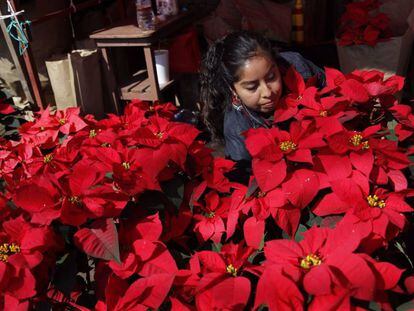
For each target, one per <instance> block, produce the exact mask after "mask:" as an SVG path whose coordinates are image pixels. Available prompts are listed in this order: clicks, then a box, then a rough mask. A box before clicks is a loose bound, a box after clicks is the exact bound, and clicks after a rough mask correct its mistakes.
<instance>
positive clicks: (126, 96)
mask: <svg viewBox="0 0 414 311" xmlns="http://www.w3.org/2000/svg"><path fill="white" fill-rule="evenodd" d="M174 82H175V80H174V79H172V80H170V81H168V82H167V83H166V84H164V85H162V86H161V87H160V92H163V91H164V90H166V89H168V88H169V87H170V86H171V85H173V84H174ZM119 94H120V97H121V99H122V100H132V99H135V98H138V99H141V100H145V101H155V100H159V98H158V94H157V92H156V91H155V90H152V87H151V84H150V81H149V79H148V75H147V71H146V70H140V71H138V72H137V73H135V74H134V75H133V77H132V79H130V80H129V81H126V82H125V83H123V84H121V87H120V88H119Z"/></svg>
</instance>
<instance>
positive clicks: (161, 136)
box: [154, 132, 164, 139]
mask: <svg viewBox="0 0 414 311" xmlns="http://www.w3.org/2000/svg"><path fill="white" fill-rule="evenodd" d="M154 135H155V136H157V138H159V139H162V138H163V136H164V132H158V133H154Z"/></svg>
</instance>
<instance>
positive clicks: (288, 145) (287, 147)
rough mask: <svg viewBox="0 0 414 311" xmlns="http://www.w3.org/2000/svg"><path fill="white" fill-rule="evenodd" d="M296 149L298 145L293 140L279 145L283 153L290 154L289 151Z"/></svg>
mask: <svg viewBox="0 0 414 311" xmlns="http://www.w3.org/2000/svg"><path fill="white" fill-rule="evenodd" d="M296 147H297V145H296V144H295V143H294V142H293V141H291V140H286V141H282V142H281V143H280V144H279V148H280V150H282V151H283V152H289V151H292V150H295V149H296Z"/></svg>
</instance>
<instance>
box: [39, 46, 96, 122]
mask: <svg viewBox="0 0 414 311" xmlns="http://www.w3.org/2000/svg"><path fill="white" fill-rule="evenodd" d="M46 67H47V71H48V74H49V78H50V83H51V85H52V89H53V93H54V96H55V101H56V107H57V109H59V110H61V109H66V108H69V107H80V108H81V110H82V112H83V113H90V114H93V115H94V116H95V117H97V118H102V117H103V116H104V108H103V98H102V80H101V67H100V54H99V52H98V50H96V49H95V50H75V51H72V52H71V53H68V54H66V55H59V56H55V57H53V58H52V59H50V60H48V61H46Z"/></svg>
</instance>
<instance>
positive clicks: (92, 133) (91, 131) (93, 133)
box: [89, 130, 97, 138]
mask: <svg viewBox="0 0 414 311" xmlns="http://www.w3.org/2000/svg"><path fill="white" fill-rule="evenodd" d="M96 135H97V134H96V131H95V130H90V131H89V138H94V137H96Z"/></svg>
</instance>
